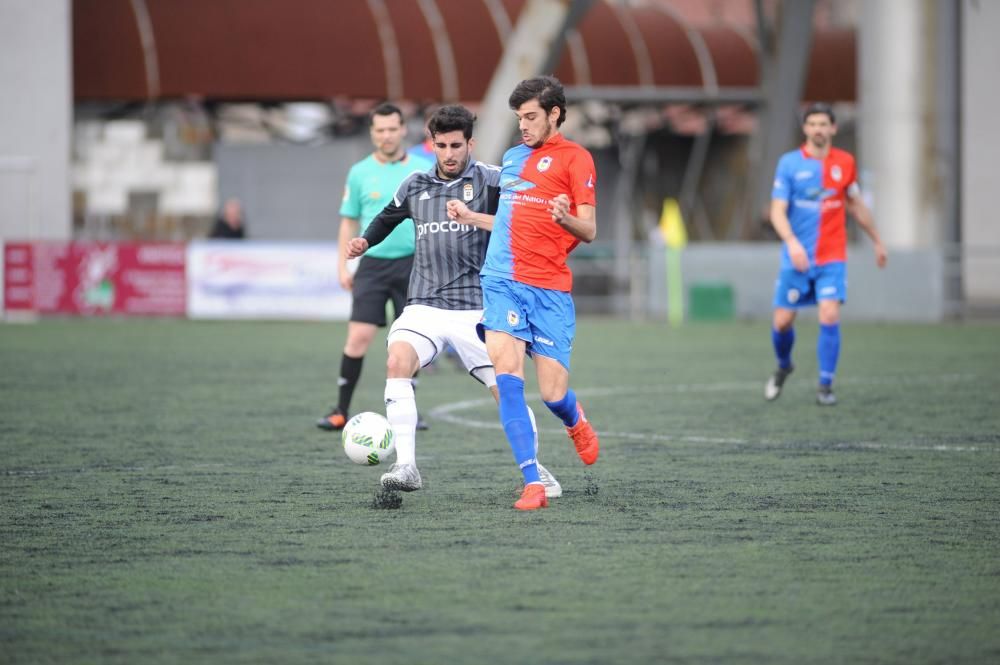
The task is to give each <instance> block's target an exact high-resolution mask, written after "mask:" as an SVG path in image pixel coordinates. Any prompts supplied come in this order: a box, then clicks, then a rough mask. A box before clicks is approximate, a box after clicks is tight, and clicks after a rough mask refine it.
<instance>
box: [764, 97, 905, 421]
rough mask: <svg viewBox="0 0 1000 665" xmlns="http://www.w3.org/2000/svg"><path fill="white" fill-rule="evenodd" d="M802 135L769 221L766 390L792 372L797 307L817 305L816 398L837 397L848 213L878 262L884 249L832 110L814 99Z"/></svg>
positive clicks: (771, 394)
mask: <svg viewBox="0 0 1000 665" xmlns="http://www.w3.org/2000/svg"><path fill="white" fill-rule="evenodd" d="M802 132H803V133H804V134H805V136H806V142H805V143H804V144H803V145H802V146H801V147H799V149H797V150H793V151H791V152H788V153H785V154H784V155H783V156H782V157H781V159H780V160H779V161H778V168H777V170H776V173H775V176H774V188H773V190H772V193H771V224H772V225H773V226H774V230H775V232H777V234H778V237H779V238H781V240H782V241H783V242H784V246H783V247H782V250H781V269H780V270H779V272H778V279H777V281H776V283H775V289H774V318H773V329H772V331H771V340H772V343H773V345H774V353H775V356H776V358H777V361H778V368H777V370H775V372H774V374H773V375H772V376H771V378H770V379H769V380H768V382H767V385H766V387H765V389H764V397H765V398H766V399H767V400H768V401H771V400H775V399H777V398H778V396H779V395H780V394H781V389H782V386H783V385H784V383H785V379H787V378H788V375H789V374H791V372H792V370H793V369H794V366H793V365H792V346H793V345H794V343H795V328H794V325H795V315H796V312H797V311H798V309H799V308H800V307H806V306H811V305H816V304H818V305H819V339H818V340H817V343H816V356H817V360H818V361H819V387H818V390H817V393H816V402H817V403H818V404H820V405H823V406H832V405H834V404H836V403H837V398H836V396H835V395H834V393H833V379H834V376H835V375H836V371H837V360H838V358H839V356H840V306H841V304H842V303H844V302H845V301H846V300H847V269H846V262H847V213H848V212H849V213H851V216H852V217H854V218H855V219H856V220H857V222H858V224H859V225H860V226H861V228H862V229H864V231H865V233H867V234H868V237H869V238H871V240H872V243H873V244H874V248H875V261H876V263H877V264H878V267H879V268H882V267H885V264H886V261H887V259H888V255H887V254H886V251H885V247H883V246H882V241H881V239H880V238H879V234H878V231H877V230H876V229H875V222H874V221H873V219H872V214H871V211H870V210H869V209H868V206H866V205H865V203H864V201H863V200H862V199H861V191H860V189H859V188H858V184H857V170H856V168H855V165H854V157H853V156H852V155H851V154H850V153H849V152H846V151H844V150H839V149H837V148H834V147H833V145H832V142H833V137H834V135H835V134H836V133H837V125H836V118H835V117H834V114H833V110H832V109H831V108H830V107H829V106H828V105H826V104H813V105H811V106H809V107H808V108H807V109H806V111H805V113H804V114H803V121H802Z"/></svg>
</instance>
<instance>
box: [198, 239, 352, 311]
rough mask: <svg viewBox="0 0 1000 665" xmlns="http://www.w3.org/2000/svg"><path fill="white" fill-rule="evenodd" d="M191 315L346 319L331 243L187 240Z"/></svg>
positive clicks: (345, 295) (347, 301) (345, 296)
mask: <svg viewBox="0 0 1000 665" xmlns="http://www.w3.org/2000/svg"><path fill="white" fill-rule="evenodd" d="M187 251H188V256H187V288H188V293H187V314H188V317H189V318H192V319H321V320H347V319H348V318H349V317H350V314H351V294H350V292H348V291H344V290H343V289H342V288H341V287H340V281H339V279H338V277H337V245H336V243H309V244H305V243H302V244H293V243H277V242H273V243H272V242H260V241H253V240H199V241H195V242H192V243H190V244H189V245H188V250H187Z"/></svg>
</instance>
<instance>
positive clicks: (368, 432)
mask: <svg viewBox="0 0 1000 665" xmlns="http://www.w3.org/2000/svg"><path fill="white" fill-rule="evenodd" d="M342 437H343V439H344V452H345V453H347V456H348V457H350V458H351V461H352V462H354V463H355V464H363V465H365V466H375V465H376V464H378V463H379V462H381V461H383V460H384V459H386V458H387V457H389V455H391V454H392V451H393V450H395V449H396V434H395V432H393V431H392V425H390V424H389V421H388V420H386V419H385V416H383V415H382V414H380V413H375V412H374V411H364V412H363V413H359V414H357V415H356V416H354V417H353V418H351V419H350V420H348V421H347V424H346V425H344V431H343V434H342Z"/></svg>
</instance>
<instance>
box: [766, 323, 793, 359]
mask: <svg viewBox="0 0 1000 665" xmlns="http://www.w3.org/2000/svg"><path fill="white" fill-rule="evenodd" d="M771 344H773V345H774V355H775V356H776V357H777V358H778V367H780V368H781V369H788V368H789V367H791V366H792V347H793V346H794V345H795V328H789V329H788V330H786V331H784V332H781V331H778V330H775V329H773V328H772V329H771Z"/></svg>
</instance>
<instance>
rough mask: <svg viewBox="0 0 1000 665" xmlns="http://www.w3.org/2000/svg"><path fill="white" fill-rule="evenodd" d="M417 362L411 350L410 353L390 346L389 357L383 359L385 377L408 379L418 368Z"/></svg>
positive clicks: (418, 362)
mask: <svg viewBox="0 0 1000 665" xmlns="http://www.w3.org/2000/svg"><path fill="white" fill-rule="evenodd" d="M393 346H396V345H393ZM419 364H420V361H419V360H418V359H417V358H416V354H415V353H413V352H412V350H411V352H410V353H406V352H405V351H403V350H401V349H395V348H391V349H390V353H389V358H388V359H387V360H386V361H385V375H386V378H389V379H409V378H411V377H412V376H413V375H414V374H416V373H417V370H418V369H420V368H419V367H418V365H419Z"/></svg>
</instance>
